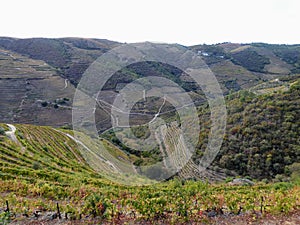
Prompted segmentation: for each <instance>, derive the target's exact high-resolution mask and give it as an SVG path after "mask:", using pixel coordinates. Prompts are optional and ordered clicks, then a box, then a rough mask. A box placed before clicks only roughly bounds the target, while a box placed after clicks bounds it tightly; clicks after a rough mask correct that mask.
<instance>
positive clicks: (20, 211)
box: [0, 124, 300, 224]
mask: <svg viewBox="0 0 300 225" xmlns="http://www.w3.org/2000/svg"><path fill="white" fill-rule="evenodd" d="M14 126H15V127H16V131H15V135H16V138H13V133H14V132H10V131H9V130H10V129H12V128H13V127H14ZM1 127H2V129H1V131H0V154H1V158H0V163H1V173H0V177H1V179H0V195H1V198H0V222H1V223H4V224H6V223H8V222H11V223H12V224H40V223H44V224H57V223H59V224H74V223H75V224H98V223H101V224H111V223H115V224H125V223H128V222H130V223H131V222H134V223H135V224H148V223H150V224H151V223H152V222H153V221H154V222H156V223H167V224H169V223H175V224H184V223H186V222H187V221H189V222H192V221H193V222H195V223H197V224H205V223H212V222H217V223H222V222H223V223H224V224H227V222H228V223H229V222H230V221H233V220H240V219H242V220H247V221H251V222H255V221H256V222H257V221H264V220H272V219H274V218H277V219H279V218H280V220H282V221H289V220H290V219H291V218H293V219H292V221H298V220H297V210H299V205H300V199H299V196H300V193H299V191H300V189H299V186H298V185H297V183H284V182H283V183H278V184H265V183H257V184H255V185H253V186H232V185H230V184H213V185H209V184H208V183H204V182H201V181H191V180H190V181H180V180H177V179H175V180H171V181H167V182H164V183H158V184H155V185H150V186H141V187H130V186H123V185H120V184H115V183H112V182H110V181H108V180H106V179H105V178H104V177H102V175H101V173H100V174H98V173H97V172H95V171H94V170H93V169H92V168H90V166H89V165H88V164H87V163H86V162H85V160H84V157H83V155H81V154H80V152H79V151H78V147H77V144H76V142H75V141H74V140H73V139H72V138H70V136H69V135H67V134H69V131H66V130H56V129H53V128H50V127H38V126H32V125H9V126H7V125H5V124H1ZM13 130H14V129H13ZM5 132H6V134H5ZM70 134H71V133H70ZM295 182H296V181H295ZM182 193H184V195H182ZM178 202H182V203H183V204H178ZM282 212H284V213H285V215H286V216H284V215H282V214H280V216H278V213H282ZM274 215H275V217H274ZM149 221H152V222H149ZM226 221H227V222H226ZM225 222H226V223H225Z"/></svg>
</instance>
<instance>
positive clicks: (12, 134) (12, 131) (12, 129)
mask: <svg viewBox="0 0 300 225" xmlns="http://www.w3.org/2000/svg"><path fill="white" fill-rule="evenodd" d="M6 125H7V126H8V127H9V129H10V131H6V132H5V134H6V136H8V137H9V138H10V139H11V140H12V141H14V142H16V143H19V141H18V139H17V137H16V134H15V132H16V130H17V128H16V127H15V126H14V125H12V124H6Z"/></svg>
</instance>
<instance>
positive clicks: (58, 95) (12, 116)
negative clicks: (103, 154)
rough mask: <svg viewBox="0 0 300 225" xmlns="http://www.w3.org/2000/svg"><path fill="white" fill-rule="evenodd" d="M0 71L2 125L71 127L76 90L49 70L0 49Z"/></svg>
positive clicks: (39, 62)
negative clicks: (69, 124) (22, 124)
mask: <svg viewBox="0 0 300 225" xmlns="http://www.w3.org/2000/svg"><path fill="white" fill-rule="evenodd" d="M0 70H1V73H0V95H1V100H0V105H1V107H0V120H1V121H6V122H15V123H31V124H40V125H63V124H65V123H70V121H71V111H70V108H71V107H70V106H71V105H72V97H73V93H74V91H75V88H74V86H72V85H70V84H69V82H68V80H65V79H63V78H62V77H60V76H59V75H58V74H57V71H56V70H55V69H54V68H53V67H52V66H50V65H49V64H47V63H45V62H44V61H41V60H34V59H31V58H28V57H26V56H23V55H20V54H17V53H15V52H11V51H8V50H5V49H1V48H0Z"/></svg>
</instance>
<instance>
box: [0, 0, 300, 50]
mask: <svg viewBox="0 0 300 225" xmlns="http://www.w3.org/2000/svg"><path fill="white" fill-rule="evenodd" d="M0 10H1V11H0V20H1V27H0V36H12V37H19V38H26V37H89V38H105V39H110V40H114V41H119V42H128V43H130V42H143V41H156V42H167V43H180V44H184V45H194V44H203V43H207V44H211V43H220V42H239V43H250V42H267V43H282V44H293V43H298V44H299V43H300V1H299V0H181V1H177V0H149V1H146V0H84V1H81V0H4V1H3V0H2V1H1V3H0Z"/></svg>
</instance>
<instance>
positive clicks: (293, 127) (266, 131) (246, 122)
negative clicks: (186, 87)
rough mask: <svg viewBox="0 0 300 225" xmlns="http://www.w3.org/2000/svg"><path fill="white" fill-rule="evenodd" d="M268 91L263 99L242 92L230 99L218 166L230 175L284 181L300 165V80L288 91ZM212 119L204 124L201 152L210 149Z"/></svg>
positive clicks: (283, 89)
mask: <svg viewBox="0 0 300 225" xmlns="http://www.w3.org/2000/svg"><path fill="white" fill-rule="evenodd" d="M270 85H273V84H272V83H270ZM260 88H262V87H260ZM266 89H267V90H268V91H264V94H259V95H255V94H254V93H253V92H249V91H240V92H238V93H235V94H232V95H229V96H228V100H227V109H228V119H227V129H226V135H225V139H224V143H223V145H222V147H221V150H220V152H219V155H218V156H217V159H216V160H215V162H214V165H216V166H220V167H221V168H224V169H226V170H227V172H228V174H230V173H231V172H232V171H234V172H236V173H237V174H239V175H241V176H250V177H252V178H255V179H263V178H267V179H272V178H275V177H277V178H280V179H283V178H284V177H289V175H290V174H291V171H290V168H291V166H292V165H293V164H294V165H296V164H297V163H299V162H300V138H299V137H300V133H299V131H300V130H299V127H300V98H299V96H300V80H299V79H298V80H296V81H295V80H292V81H289V85H288V88H287V87H286V86H283V88H282V86H278V87H277V88H276V87H273V88H270V87H268V86H266ZM260 90H261V89H260ZM271 90H273V91H271ZM208 117H209V114H207V115H206V116H204V121H203V123H202V124H203V125H204V126H206V129H204V130H203V131H204V132H203V133H202V134H201V135H200V137H201V138H200V143H199V149H203V148H205V146H206V144H205V142H206V140H207V139H206V138H207V135H205V134H206V133H205V132H207V129H208V128H209V126H210V123H209V122H207V121H209V119H208ZM199 154H200V155H201V151H200V152H199ZM194 160H196V161H197V156H195V158H194Z"/></svg>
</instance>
